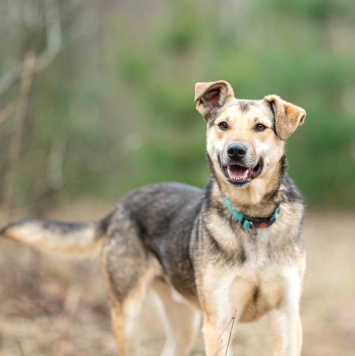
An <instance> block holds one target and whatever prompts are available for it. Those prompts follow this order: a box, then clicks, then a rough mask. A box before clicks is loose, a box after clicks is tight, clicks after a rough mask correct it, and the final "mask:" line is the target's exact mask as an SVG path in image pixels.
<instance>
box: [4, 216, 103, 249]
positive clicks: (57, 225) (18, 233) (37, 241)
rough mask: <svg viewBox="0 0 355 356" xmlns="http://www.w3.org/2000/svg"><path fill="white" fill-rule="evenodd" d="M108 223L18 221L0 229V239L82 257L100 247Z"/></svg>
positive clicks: (101, 221)
mask: <svg viewBox="0 0 355 356" xmlns="http://www.w3.org/2000/svg"><path fill="white" fill-rule="evenodd" d="M109 219H110V217H107V218H105V219H102V220H100V221H98V222H88V223H73V222H70V223H68V222H60V221H51V220H35V219H29V220H21V221H18V222H14V223H11V224H9V225H7V226H5V227H4V228H3V229H1V230H0V236H3V237H5V238H7V239H10V240H15V241H18V242H21V243H24V244H27V245H30V246H32V247H35V248H37V249H39V250H42V251H46V252H52V253H56V254H61V255H67V256H86V255H90V254H92V253H94V252H95V251H96V250H98V249H99V248H100V247H101V245H102V242H103V237H104V236H105V233H106V229H107V224H108V220H109Z"/></svg>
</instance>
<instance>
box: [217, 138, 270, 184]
mask: <svg viewBox="0 0 355 356" xmlns="http://www.w3.org/2000/svg"><path fill="white" fill-rule="evenodd" d="M227 155H228V159H227V162H226V164H221V168H222V171H223V173H224V175H225V176H226V178H227V180H228V182H229V183H231V184H233V185H236V186H238V187H241V188H243V187H246V186H248V185H249V184H250V183H251V181H252V180H253V179H254V178H256V177H258V176H259V175H260V173H261V171H262V169H263V161H262V159H260V160H259V161H258V162H257V163H256V164H253V162H252V160H250V159H249V157H248V148H247V146H246V145H244V144H243V143H239V142H238V143H232V144H230V145H229V146H228V147H227Z"/></svg>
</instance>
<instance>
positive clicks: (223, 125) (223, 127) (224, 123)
mask: <svg viewBox="0 0 355 356" xmlns="http://www.w3.org/2000/svg"><path fill="white" fill-rule="evenodd" d="M218 127H219V128H220V129H221V130H223V131H225V130H228V124H227V123H226V122H225V121H222V122H220V123H219V124H218Z"/></svg>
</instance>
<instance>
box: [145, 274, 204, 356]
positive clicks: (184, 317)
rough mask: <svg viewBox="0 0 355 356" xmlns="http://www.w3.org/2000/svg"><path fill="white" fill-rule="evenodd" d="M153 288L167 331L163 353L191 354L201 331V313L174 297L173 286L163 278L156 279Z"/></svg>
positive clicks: (175, 355) (164, 355)
mask: <svg viewBox="0 0 355 356" xmlns="http://www.w3.org/2000/svg"><path fill="white" fill-rule="evenodd" d="M152 289H153V291H154V292H155V295H156V296H157V301H158V308H159V312H160V316H161V318H162V321H163V324H164V327H165V333H166V341H165V344H164V348H163V351H162V354H161V355H162V356H188V355H190V353H191V351H192V349H193V346H194V344H195V341H196V338H197V335H198V331H199V326H200V313H199V312H198V310H197V309H196V308H194V307H193V306H191V305H189V304H188V303H187V302H185V301H183V300H181V301H180V300H177V298H176V297H175V298H174V296H173V295H172V291H171V287H170V286H169V285H168V284H167V283H165V282H164V281H163V280H161V279H155V280H154V281H153V283H152ZM180 298H182V297H180Z"/></svg>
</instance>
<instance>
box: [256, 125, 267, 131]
mask: <svg viewBox="0 0 355 356" xmlns="http://www.w3.org/2000/svg"><path fill="white" fill-rule="evenodd" d="M265 129H266V126H265V125H263V124H256V125H255V126H254V130H255V131H258V132H261V131H264V130H265Z"/></svg>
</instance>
